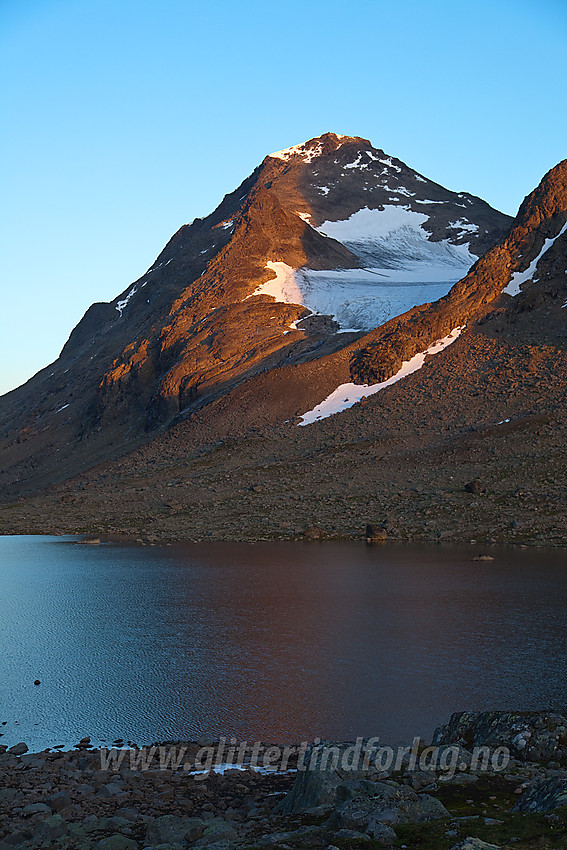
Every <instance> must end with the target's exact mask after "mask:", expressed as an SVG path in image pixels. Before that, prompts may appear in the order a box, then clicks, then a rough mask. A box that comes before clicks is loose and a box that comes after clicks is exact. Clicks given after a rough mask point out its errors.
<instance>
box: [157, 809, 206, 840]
mask: <svg viewBox="0 0 567 850" xmlns="http://www.w3.org/2000/svg"><path fill="white" fill-rule="evenodd" d="M203 832H204V824H203V821H202V820H200V819H199V818H184V817H177V816H176V815H163V816H162V817H159V818H156V819H155V820H154V821H152V822H151V823H150V824H149V825H148V828H147V830H146V845H149V844H151V845H157V844H183V843H184V842H187V841H197V840H198V839H199V838H201V836H202V835H203Z"/></svg>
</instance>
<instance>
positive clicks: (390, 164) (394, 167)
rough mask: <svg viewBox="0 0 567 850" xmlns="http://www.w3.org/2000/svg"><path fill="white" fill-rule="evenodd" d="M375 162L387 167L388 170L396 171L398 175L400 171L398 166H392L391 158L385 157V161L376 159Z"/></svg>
mask: <svg viewBox="0 0 567 850" xmlns="http://www.w3.org/2000/svg"><path fill="white" fill-rule="evenodd" d="M377 162H380V163H381V164H382V165H387V166H388V168H393V169H394V171H397V172H398V173H399V172H400V171H401V170H402V169H401V168H400V166H399V165H394V163H393V162H392V157H391V156H387V157H386V159H378V160H377Z"/></svg>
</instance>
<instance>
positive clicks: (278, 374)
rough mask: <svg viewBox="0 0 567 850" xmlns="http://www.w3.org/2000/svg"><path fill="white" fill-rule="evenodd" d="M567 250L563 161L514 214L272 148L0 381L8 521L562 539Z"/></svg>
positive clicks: (352, 163)
mask: <svg viewBox="0 0 567 850" xmlns="http://www.w3.org/2000/svg"><path fill="white" fill-rule="evenodd" d="M566 271H567V161H563V162H561V163H560V164H559V165H557V166H556V167H555V168H553V169H552V170H551V171H550V172H549V173H548V174H547V175H545V177H544V178H543V180H542V182H541V184H540V185H539V186H538V187H537V188H536V189H535V190H534V191H533V192H532V193H531V194H530V195H528V196H527V197H526V199H525V201H524V202H523V203H522V205H521V207H520V210H519V211H518V215H517V216H516V218H515V219H514V220H511V219H510V218H509V217H507V216H505V215H503V214H502V213H500V212H498V211H496V210H494V209H492V208H491V207H490V206H489V205H488V204H486V203H485V202H484V201H482V200H481V199H479V198H477V197H475V196H474V195H471V194H468V193H466V192H459V193H455V192H451V191H449V190H447V189H444V188H443V187H442V186H440V185H438V184H436V183H434V182H432V181H431V180H429V179H427V178H426V177H425V176H423V175H421V174H419V173H418V172H417V171H415V170H413V169H412V168H411V167H409V166H407V165H405V164H404V163H403V162H401V161H400V160H398V159H396V158H395V157H393V156H391V155H389V154H387V153H385V152H384V151H382V150H380V149H378V148H375V147H373V146H372V144H371V143H370V142H369V141H367V140H365V139H362V138H359V137H348V136H338V135H336V134H333V133H327V134H325V135H323V136H320V137H318V138H316V139H311V140H310V141H308V142H306V143H304V144H301V145H297V146H294V147H292V148H288V149H286V150H283V151H278V152H276V153H274V154H271V155H269V156H267V157H266V158H265V159H264V161H263V162H262V163H261V165H260V166H258V168H257V169H256V170H255V171H254V172H253V173H252V174H251V175H250V176H249V177H248V178H247V179H246V180H245V181H244V182H243V183H242V184H241V185H240V186H239V187H238V189H236V190H235V191H234V192H232V193H230V194H229V195H227V196H226V197H225V198H224V200H223V201H222V203H221V204H220V205H219V207H218V208H217V209H216V210H215V211H214V212H213V213H212V214H211V215H210V216H208V217H207V218H205V219H196V220H195V221H193V222H192V224H190V225H186V226H184V227H182V228H181V229H180V230H179V231H178V232H177V233H176V234H175V235H174V236H173V237H172V239H171V240H170V242H169V243H168V244H167V245H166V247H165V248H164V250H163V251H162V253H161V254H160V255H159V257H158V258H157V259H156V261H155V263H154V264H153V265H152V267H151V268H150V269H149V270H148V271H147V272H146V274H145V275H143V276H142V277H141V278H140V279H139V280H137V281H135V282H134V283H132V284H130V285H129V286H128V287H127V288H126V289H125V290H124V292H123V293H121V294H120V295H119V296H117V298H116V299H115V300H114V301H112V302H110V303H104V304H94V305H93V306H92V307H90V308H89V310H88V311H87V313H86V314H85V316H84V317H83V319H82V320H81V322H80V323H79V324H78V325H77V327H76V328H75V329H74V330H73V332H72V333H71V335H70V337H69V340H68V342H67V343H66V345H65V346H64V348H63V350H62V352H61V355H60V357H59V358H58V360H57V361H56V362H55V363H53V364H51V365H50V366H48V367H47V368H46V369H44V370H42V371H41V372H39V373H38V374H37V375H36V376H34V377H33V378H32V379H31V380H30V381H28V382H27V383H26V384H25V385H24V386H22V387H20V388H18V389H17V390H14V391H12V392H11V393H8V394H7V395H6V396H4V397H3V398H2V399H1V400H0V439H1V443H0V452H1V457H2V463H1V472H0V485H1V488H2V494H3V498H4V501H3V503H2V504H0V529H1V530H2V531H4V532H7V531H12V532H14V531H39V530H49V531H57V532H59V531H75V530H80V531H85V532H89V533H93V534H96V535H98V534H101V533H104V534H119V535H123V534H128V535H132V534H133V535H135V536H138V535H141V536H154V537H156V538H159V537H176V538H179V537H181V538H189V539H203V538H206V537H211V536H212V537H213V538H219V539H278V538H290V537H298V536H307V537H311V538H315V539H319V538H322V537H323V538H324V537H350V538H352V537H353V536H362V537H363V536H364V535H365V529H366V526H367V525H368V526H370V527H372V528H373V529H375V530H376V529H377V530H378V531H377V533H378V534H379V536H380V539H386V538H390V539H402V540H407V539H412V540H470V539H474V540H481V541H483V542H523V543H531V542H535V543H538V542H539V543H551V544H554V543H562V542H564V540H565V535H566V533H567V530H566V526H565V511H564V503H565V498H566V494H565V491H564V489H563V485H562V484H561V481H562V480H564V479H563V478H562V475H561V470H562V469H563V468H564V446H565V439H564V428H565V417H564V409H565V408H564V393H565V375H566V366H567V358H566V353H565V334H564V326H565V311H564V310H563V308H564V306H565V303H567V277H566V275H565V272H566ZM357 401H358V402H361V403H359V404H356V403H355V402H357ZM361 461H362V462H361ZM474 482H477V483H476V484H474ZM347 490H348V498H346V497H345V494H346V493H347ZM472 502H474V503H475V509H474V510H473V511H470V510H468V508H469V506H470V505H471V504H472ZM534 506H536V507H537V510H534Z"/></svg>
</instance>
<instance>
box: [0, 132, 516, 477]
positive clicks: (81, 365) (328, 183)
mask: <svg viewBox="0 0 567 850" xmlns="http://www.w3.org/2000/svg"><path fill="white" fill-rule="evenodd" d="M508 224H509V218H508V217H507V216H505V215H503V214H501V213H499V212H497V211H495V210H493V209H491V208H490V207H489V206H488V205H487V204H486V203H485V202H483V201H481V200H480V199H478V198H475V197H474V196H471V195H468V194H465V193H460V194H459V193H454V192H450V191H448V190H446V189H444V188H443V187H441V186H439V185H438V184H435V183H433V182H431V181H430V180H427V179H426V178H425V177H423V176H422V175H420V174H418V173H417V172H415V171H413V170H412V169H411V168H409V167H408V166H406V165H404V163H402V162H400V161H399V160H396V159H394V158H392V157H390V156H388V155H386V154H385V153H384V152H383V151H382V150H379V149H376V148H374V147H372V145H371V144H370V142H368V141H366V140H364V139H361V138H358V137H346V136H337V135H335V134H332V133H328V134H325V135H324V136H321V137H319V138H317V139H312V140H310V141H309V142H306V143H305V144H303V145H298V146H296V147H294V148H290V149H288V150H286V151H280V152H278V153H276V154H272V155H270V156H268V157H266V158H265V160H264V161H263V163H262V164H261V165H260V166H259V167H258V168H257V169H256V170H255V171H254V172H253V174H252V175H250V177H248V178H247V179H246V180H245V181H244V182H243V183H242V184H241V186H239V187H238V189H236V190H235V191H234V192H232V193H231V194H229V195H227V196H226V197H225V198H224V200H223V202H222V203H221V204H220V205H219V207H218V208H217V209H216V210H215V211H214V212H213V213H212V214H211V215H210V216H208V217H207V218H205V219H196V220H195V221H194V222H193V223H192V224H191V225H187V226H184V227H182V228H181V229H180V230H179V231H178V232H177V233H176V234H175V235H174V236H173V238H172V239H171V240H170V242H169V243H168V244H167V245H166V247H165V248H164V250H163V251H162V253H161V254H160V256H159V257H158V258H157V259H156V262H155V263H154V265H153V266H152V267H151V268H150V269H149V270H148V272H146V274H145V275H143V276H142V277H141V278H140V279H139V280H138V281H136V282H135V283H133V284H132V285H130V286H129V287H128V288H127V289H126V290H125V291H124V292H123V293H121V294H120V295H119V296H118V297H117V298H116V299H114V301H112V302H110V303H104V304H94V305H93V306H92V307H91V308H89V310H88V311H87V313H86V314H85V316H84V318H83V319H82V320H81V322H80V323H79V324H78V325H77V327H76V328H75V329H74V330H73V332H72V334H71V336H70V338H69V340H68V342H67V344H66V345H65V347H64V348H63V350H62V352H61V355H60V357H59V358H58V360H57V361H56V362H55V363H53V364H51V366H49V367H47V368H46V369H44V370H42V371H41V372H39V373H38V374H37V375H36V376H35V377H34V378H32V379H31V380H30V381H28V382H27V383H26V384H25V385H24V386H23V387H20V388H18V389H17V390H14V391H13V392H11V393H8V394H7V395H6V396H4V397H3V398H2V399H1V400H0V440H1V442H0V451H1V452H2V460H3V463H2V469H3V472H2V473H1V474H0V484H1V485H2V487H3V488H4V491H5V492H6V494H10V493H18V492H24V491H27V490H31V489H34V488H38V487H41V486H45V485H46V484H48V483H50V482H52V481H54V480H59V479H62V478H65V477H67V476H68V475H70V474H72V473H73V472H76V471H77V470H80V469H84V468H86V467H88V466H90V465H92V464H93V463H95V462H97V461H98V460H101V459H103V458H106V457H116V456H119V455H120V454H122V453H124V451H126V450H127V449H128V448H131V447H132V446H135V445H139V444H140V443H142V442H144V441H145V440H147V439H148V436H149V434H148V431H149V432H152V431H153V430H154V429H156V428H157V429H162V428H164V427H167V426H169V425H170V424H171V423H172V422H173V421H175V419H176V417H180V416H181V417H186V416H189V415H192V414H193V413H194V412H196V411H197V410H199V409H200V407H202V406H203V404H208V403H210V402H211V401H212V400H214V399H215V398H217V397H219V395H220V394H223V393H226V392H229V391H230V390H231V389H232V388H234V387H235V386H236V385H238V384H239V383H240V382H242V381H245V380H248V379H250V378H251V377H252V376H253V375H255V374H260V373H266V372H270V371H271V370H274V369H281V368H282V367H284V366H285V365H286V364H290V365H296V366H300V365H301V364H306V363H308V362H310V361H319V360H320V359H321V358H325V357H328V356H332V355H333V354H334V353H337V356H338V354H339V353H340V352H344V354H342V355H341V357H340V362H341V363H343V364H344V362H346V361H345V356H346V353H347V352H349V353H348V357H350V356H351V353H350V349H349V345H350V346H352V344H353V342H355V341H356V340H357V339H359V338H360V337H362V336H363V335H364V333H367V332H368V331H369V330H373V329H374V328H375V327H376V326H377V325H381V324H383V323H384V322H387V321H389V320H391V319H392V317H395V316H397V315H399V314H401V313H405V312H406V311H407V310H408V309H410V308H413V307H414V306H416V305H419V304H422V303H424V302H430V301H432V300H435V299H437V298H439V297H440V296H441V295H443V294H445V293H446V292H447V291H448V289H449V288H450V287H451V285H452V284H453V283H454V282H455V281H457V280H458V279H459V278H461V277H462V276H463V275H464V274H465V273H466V271H467V269H468V268H469V266H470V265H471V264H472V263H473V262H474V260H475V259H476V257H478V256H481V255H482V254H483V253H484V251H486V250H487V249H488V248H490V247H491V246H492V245H493V244H494V243H495V242H496V241H497V240H498V239H499V238H500V237H501V236H502V234H503V233H504V232H505V231H506V229H507V227H508ZM270 296H272V297H270ZM274 296H275V298H276V300H274ZM345 331H346V332H345ZM341 368H342V367H341Z"/></svg>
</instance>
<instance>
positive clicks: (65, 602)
mask: <svg viewBox="0 0 567 850" xmlns="http://www.w3.org/2000/svg"><path fill="white" fill-rule="evenodd" d="M71 540H72V538H55V537H0V580H1V587H2V593H1V598H0V646H1V657H0V694H1V696H0V722H1V721H6V725H5V726H3V727H0V731H2V733H3V737H2V738H0V743H6V744H10V745H11V744H13V743H15V742H17V741H22V740H23V741H26V742H27V743H28V745H29V746H30V749H35V750H37V749H41V748H42V747H45V746H48V745H54V744H66V745H67V744H69V745H71V744H74V743H76V741H77V740H78V739H79V737H82V736H83V735H87V734H89V735H91V736H92V739H93V743H95V744H98V743H103V742H104V743H111V742H112V741H113V740H114V739H115V738H118V737H120V738H124V739H125V740H131V741H134V742H136V743H137V744H139V745H142V744H146V743H149V742H152V741H155V740H158V741H163V740H175V739H195V738H199V737H204V736H205V737H218V736H219V735H236V736H238V737H241V738H245V739H248V740H257V739H260V740H272V741H282V742H283V741H285V742H295V741H302V740H306V739H309V740H310V739H312V738H313V737H316V736H319V737H321V738H340V739H354V738H356V737H357V736H358V735H380V737H381V739H382V740H383V741H385V742H387V743H392V744H396V743H398V742H400V741H406V740H411V738H413V736H414V735H418V734H421V735H423V736H425V737H429V736H430V735H431V733H432V731H433V729H434V727H435V726H436V725H439V724H441V723H443V722H445V721H446V720H447V719H448V718H449V715H450V714H451V712H453V711H460V710H475V709H477V710H481V709H490V708H502V709H503V708H513V709H544V708H549V707H564V706H567V559H566V558H565V553H564V552H560V551H542V550H540V551H536V550H513V549H499V550H496V551H494V552H492V554H493V555H494V557H495V560H494V561H490V562H478V561H473V560H472V559H473V556H474V555H475V554H477V553H478V552H479V551H482V550H479V549H478V548H476V547H475V548H469V549H467V548H445V547H440V546H431V547H411V546H404V547H401V546H400V547H396V546H382V547H366V546H364V545H362V544H310V545H303V544H281V543H280V544H268V543H266V544H257V545H246V544H237V545H233V544H213V543H210V544H203V545H191V544H187V545H182V544H176V545H173V546H155V547H142V546H126V545H102V546H77V545H74V544H73V543H72V542H71ZM34 679H40V680H41V685H39V686H34V684H33V682H34Z"/></svg>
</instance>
